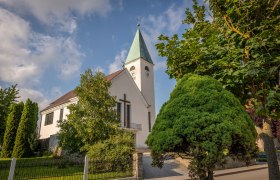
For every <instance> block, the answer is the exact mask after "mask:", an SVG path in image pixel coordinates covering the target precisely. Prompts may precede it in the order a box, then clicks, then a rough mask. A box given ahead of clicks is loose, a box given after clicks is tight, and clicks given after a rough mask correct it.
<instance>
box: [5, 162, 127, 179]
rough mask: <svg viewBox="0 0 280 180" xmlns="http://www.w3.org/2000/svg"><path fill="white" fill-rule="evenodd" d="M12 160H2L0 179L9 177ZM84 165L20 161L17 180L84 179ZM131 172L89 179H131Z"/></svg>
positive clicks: (108, 173) (96, 175)
mask: <svg viewBox="0 0 280 180" xmlns="http://www.w3.org/2000/svg"><path fill="white" fill-rule="evenodd" d="M10 163H11V159H1V158H0V179H1V180H2V179H7V178H8V176H9V168H10ZM83 166H84V165H83V163H74V162H70V161H67V160H63V159H53V158H50V157H44V158H24V159H18V160H17V163H16V169H15V176H14V177H15V179H44V180H48V179H49V180H53V179H55V180H62V179H63V180H64V179H65V180H70V179H82V177H83V169H84V168H83ZM129 176H132V173H131V172H130V171H129V172H107V173H99V174H89V175H88V179H111V178H118V177H129Z"/></svg>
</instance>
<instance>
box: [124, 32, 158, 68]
mask: <svg viewBox="0 0 280 180" xmlns="http://www.w3.org/2000/svg"><path fill="white" fill-rule="evenodd" d="M138 58H143V59H144V60H145V61H147V62H149V63H151V64H154V63H153V61H152V58H151V56H150V53H149V51H148V48H147V46H146V44H145V41H144V38H143V36H142V34H141V31H140V29H139V28H138V29H137V31H136V34H135V36H134V39H133V42H132V45H131V47H130V49H129V53H128V55H127V58H126V61H125V63H126V64H127V63H129V62H132V61H134V60H135V59H138Z"/></svg>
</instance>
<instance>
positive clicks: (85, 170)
mask: <svg viewBox="0 0 280 180" xmlns="http://www.w3.org/2000/svg"><path fill="white" fill-rule="evenodd" d="M87 177H88V156H87V155H86V156H85V166H84V178H83V180H87Z"/></svg>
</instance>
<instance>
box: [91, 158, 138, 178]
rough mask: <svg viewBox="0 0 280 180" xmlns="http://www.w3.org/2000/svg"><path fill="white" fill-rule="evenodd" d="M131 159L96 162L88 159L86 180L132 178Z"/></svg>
mask: <svg viewBox="0 0 280 180" xmlns="http://www.w3.org/2000/svg"><path fill="white" fill-rule="evenodd" d="M132 169H133V159H132V157H131V158H127V159H123V160H121V161H120V160H106V161H96V160H94V159H89V163H88V179H89V180H91V179H112V178H113V179H116V178H122V177H130V176H132Z"/></svg>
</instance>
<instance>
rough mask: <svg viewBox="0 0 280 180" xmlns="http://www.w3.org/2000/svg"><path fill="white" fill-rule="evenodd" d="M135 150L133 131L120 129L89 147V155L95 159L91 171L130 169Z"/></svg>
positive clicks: (91, 159)
mask: <svg viewBox="0 0 280 180" xmlns="http://www.w3.org/2000/svg"><path fill="white" fill-rule="evenodd" d="M133 152H134V138H133V134H132V133H131V132H128V131H125V130H122V129H119V130H118V133H116V134H115V135H112V136H110V137H109V139H106V140H105V141H100V142H98V143H96V144H94V145H92V146H91V147H90V148H89V152H88V156H89V157H90V161H93V163H92V164H93V166H91V167H90V168H91V169H90V171H91V172H98V171H102V172H104V171H129V170H130V168H131V162H132V153H133Z"/></svg>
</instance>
